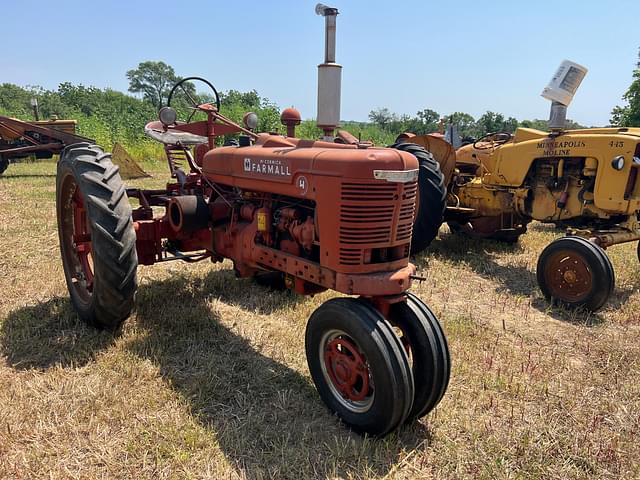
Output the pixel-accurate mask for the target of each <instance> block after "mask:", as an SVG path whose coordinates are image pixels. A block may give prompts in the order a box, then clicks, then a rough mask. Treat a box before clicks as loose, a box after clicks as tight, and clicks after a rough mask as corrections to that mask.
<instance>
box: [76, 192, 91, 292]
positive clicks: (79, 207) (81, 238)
mask: <svg viewBox="0 0 640 480" xmlns="http://www.w3.org/2000/svg"><path fill="white" fill-rule="evenodd" d="M71 204H72V205H73V247H74V250H75V252H76V255H77V256H78V260H80V265H81V267H82V268H81V269H82V274H83V276H84V280H85V284H86V285H85V288H86V289H87V290H88V291H89V292H93V261H92V259H91V252H92V245H91V231H90V230H89V223H88V220H87V211H86V210H85V208H84V202H83V201H82V195H80V189H79V188H77V186H76V190H75V192H74V194H73V198H72V199H71Z"/></svg>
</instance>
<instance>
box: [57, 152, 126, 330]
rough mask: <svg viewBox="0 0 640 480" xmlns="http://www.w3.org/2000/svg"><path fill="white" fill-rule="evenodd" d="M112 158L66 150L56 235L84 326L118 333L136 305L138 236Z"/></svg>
mask: <svg viewBox="0 0 640 480" xmlns="http://www.w3.org/2000/svg"><path fill="white" fill-rule="evenodd" d="M118 170H119V169H118V167H117V166H116V165H114V164H113V163H112V162H111V154H109V153H104V152H103V151H102V149H100V148H99V147H97V146H95V145H89V144H88V143H86V144H75V145H71V146H70V147H67V148H66V149H65V150H64V151H63V153H62V155H61V159H60V161H59V162H58V174H57V179H56V180H57V181H56V210H57V216H58V236H59V240H60V251H61V254H62V264H63V267H64V273H65V278H66V281H67V287H68V289H69V294H70V297H71V302H72V303H73V306H74V307H75V309H76V311H77V312H78V316H79V317H80V319H82V320H83V321H84V322H86V323H88V324H90V325H93V326H95V327H98V328H105V329H109V330H116V329H117V328H118V327H119V326H120V325H121V324H122V322H123V321H124V320H125V319H126V318H127V317H128V316H129V314H130V313H131V311H132V309H133V306H134V296H135V291H136V288H137V280H136V269H137V266H138V257H137V253H136V234H135V231H134V229H133V221H132V218H131V207H130V205H129V200H128V197H127V194H126V191H125V188H124V184H123V183H122V179H121V178H120V174H119V173H118Z"/></svg>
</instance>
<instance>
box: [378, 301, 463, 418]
mask: <svg viewBox="0 0 640 480" xmlns="http://www.w3.org/2000/svg"><path fill="white" fill-rule="evenodd" d="M389 322H391V324H392V325H393V326H394V327H396V328H397V329H398V330H400V333H401V336H400V341H401V342H402V344H403V346H404V348H405V350H406V352H407V356H408V358H409V363H410V365H411V372H412V373H413V383H414V385H415V394H414V397H413V406H412V407H411V411H410V412H409V416H408V418H407V420H409V421H411V420H416V419H419V418H421V417H424V416H425V415H427V414H428V413H429V412H430V411H431V410H433V409H434V408H435V407H436V405H438V403H439V402H440V400H442V397H443V396H444V393H445V392H446V390H447V387H448V385H449V377H450V374H451V359H450V356H449V346H448V344H447V339H446V336H445V333H444V330H443V329H442V326H441V325H440V322H439V321H438V319H437V318H436V316H435V315H434V313H433V312H432V311H431V309H430V308H429V307H428V306H427V305H426V304H425V303H424V302H423V301H422V300H420V299H419V298H418V297H416V296H415V295H413V294H411V293H409V294H407V301H406V302H399V303H394V304H392V305H391V308H390V309H389Z"/></svg>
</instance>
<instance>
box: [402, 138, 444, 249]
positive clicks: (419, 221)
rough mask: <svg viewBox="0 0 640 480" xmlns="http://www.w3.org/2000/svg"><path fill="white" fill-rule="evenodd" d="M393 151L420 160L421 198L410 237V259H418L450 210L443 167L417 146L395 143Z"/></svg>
mask: <svg viewBox="0 0 640 480" xmlns="http://www.w3.org/2000/svg"><path fill="white" fill-rule="evenodd" d="M390 148H395V149H396V150H401V151H403V152H408V153H410V154H412V155H413V156H414V157H416V158H417V159H418V165H419V174H418V190H419V192H420V195H419V202H418V205H416V216H415V219H414V223H413V236H412V237H411V255H416V254H418V253H420V252H422V251H423V250H425V249H426V248H427V247H428V246H429V245H430V244H431V242H432V241H433V240H434V239H435V238H436V236H437V235H438V230H439V229H440V225H442V222H443V221H444V212H445V210H446V208H447V186H446V185H445V183H444V175H443V174H442V171H441V170H440V164H439V163H438V162H437V161H436V160H435V158H433V155H431V153H430V152H428V151H427V150H426V149H425V148H424V147H421V146H420V145H416V144H415V143H394V144H393V145H391V147H390Z"/></svg>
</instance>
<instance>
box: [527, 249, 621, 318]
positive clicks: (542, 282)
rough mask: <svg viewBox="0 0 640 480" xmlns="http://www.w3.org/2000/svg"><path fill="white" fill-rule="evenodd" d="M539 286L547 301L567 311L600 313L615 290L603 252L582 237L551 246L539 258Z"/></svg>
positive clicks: (612, 277) (607, 260)
mask: <svg viewBox="0 0 640 480" xmlns="http://www.w3.org/2000/svg"><path fill="white" fill-rule="evenodd" d="M536 276H537V279H538V285H539V286H540V290H542V293H543V295H544V296H545V298H546V299H547V300H550V301H552V302H553V301H556V302H558V303H560V304H561V305H564V306H566V307H569V308H578V307H583V308H586V309H587V310H590V311H593V312H595V311H597V310H599V309H600V308H601V307H602V306H603V305H604V304H605V303H606V302H607V299H608V298H609V296H610V295H611V293H612V292H613V289H614V287H615V275H614V272H613V266H612V265H611V261H610V260H609V257H608V256H607V254H606V253H605V251H604V250H603V249H602V248H600V247H599V246H598V245H596V244H594V243H592V242H590V241H588V240H586V239H584V238H581V237H564V238H560V239H558V240H555V241H553V242H551V243H550V244H549V245H547V247H546V248H545V249H544V250H543V251H542V253H541V254H540V257H539V258H538V267H537V271H536Z"/></svg>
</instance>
